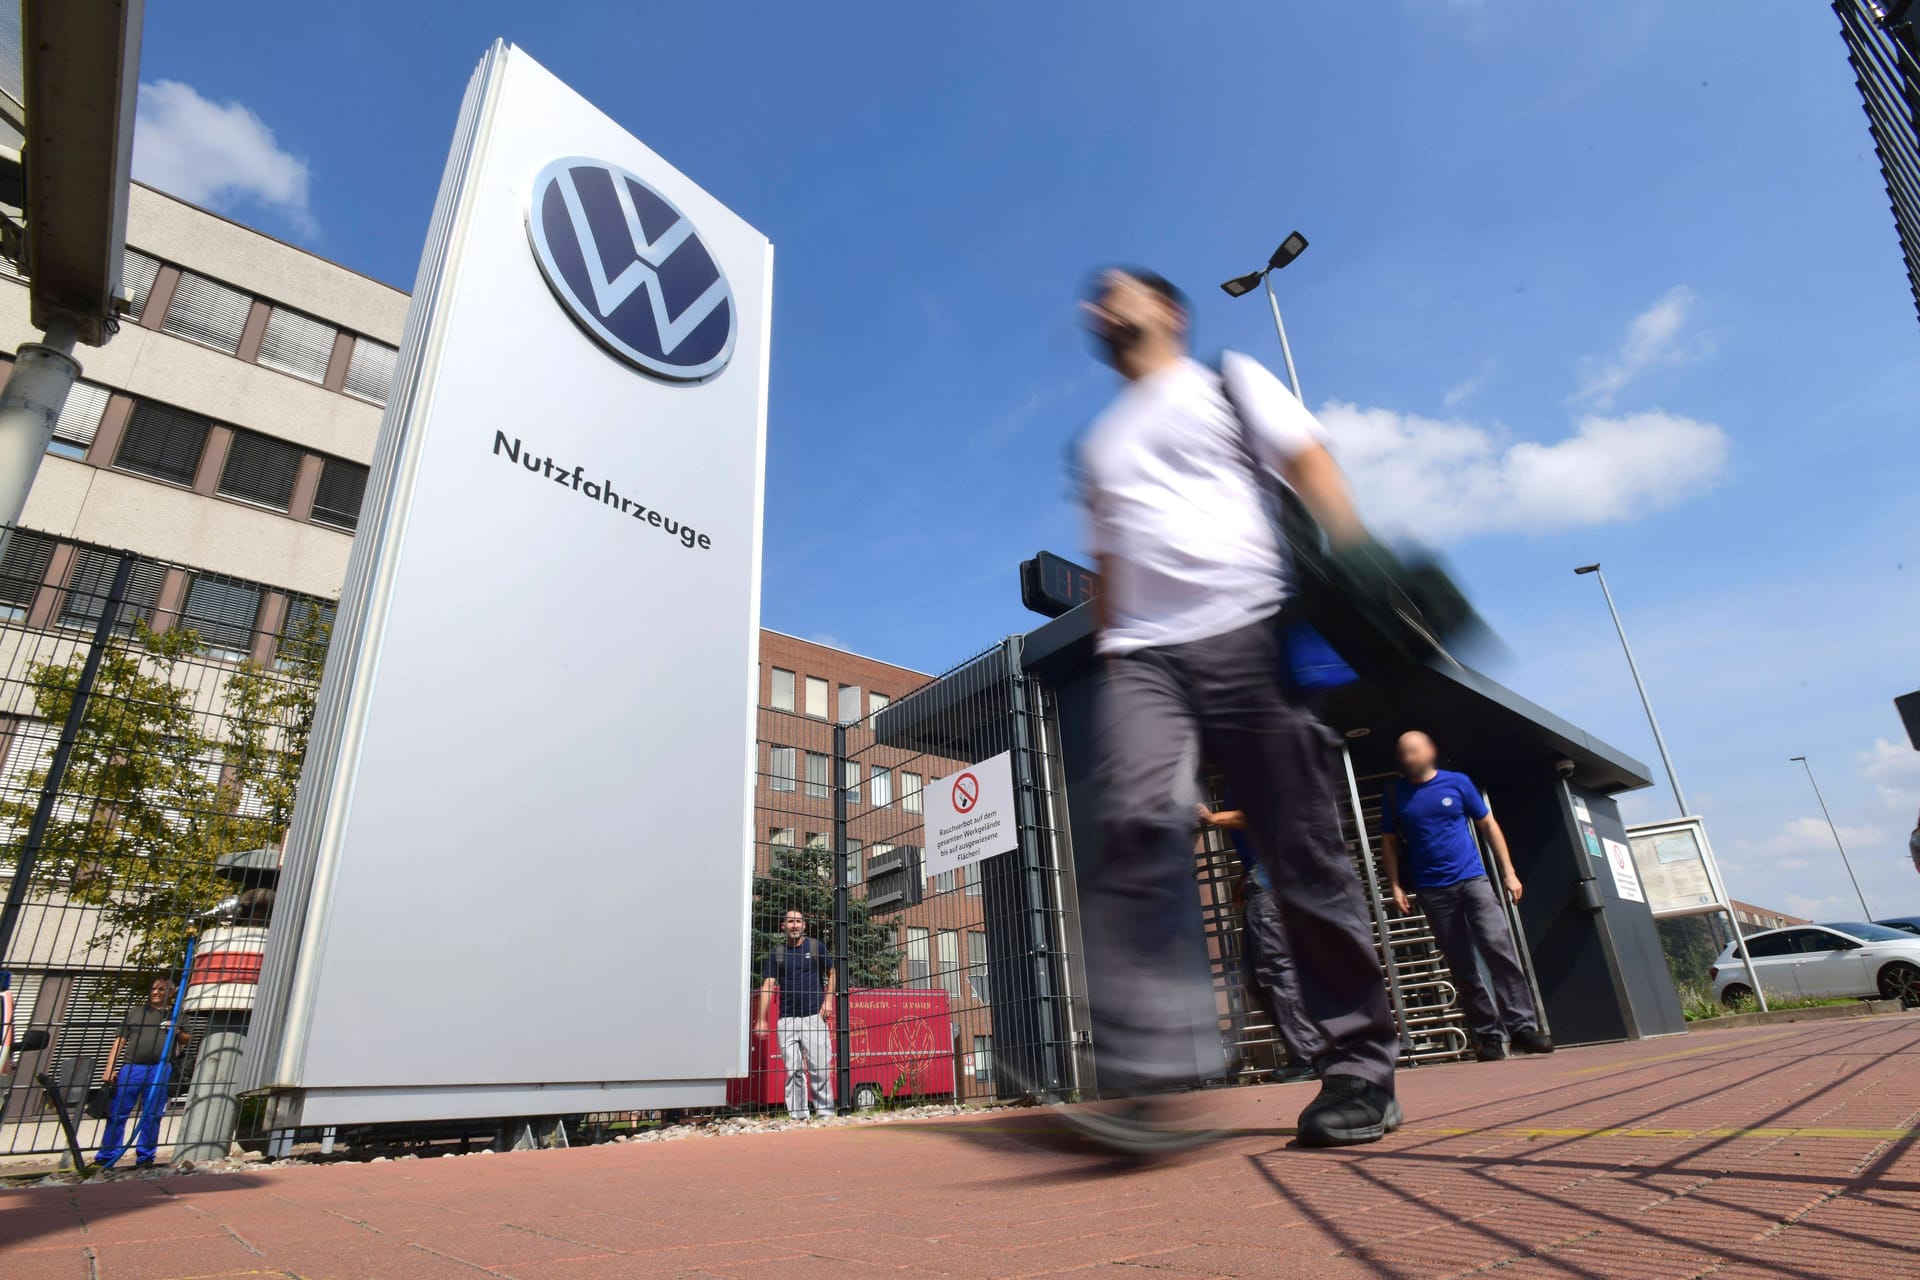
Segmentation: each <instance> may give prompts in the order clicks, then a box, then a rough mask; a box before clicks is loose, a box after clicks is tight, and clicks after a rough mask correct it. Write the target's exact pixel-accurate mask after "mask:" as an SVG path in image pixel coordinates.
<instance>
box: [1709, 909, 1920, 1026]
mask: <svg viewBox="0 0 1920 1280" xmlns="http://www.w3.org/2000/svg"><path fill="white" fill-rule="evenodd" d="M1747 954H1748V955H1749V956H1751V957H1753V968H1754V972H1755V973H1756V974H1757V975H1758V976H1759V978H1760V986H1761V988H1762V989H1763V990H1764V991H1765V992H1766V993H1767V995H1768V996H1770V997H1786V998H1791V997H1794V996H1834V997H1841V996H1860V997H1872V996H1879V997H1881V998H1882V999H1887V1000H1898V1001H1900V1002H1901V1003H1902V1004H1904V1005H1906V1006H1907V1007H1909V1008H1911V1007H1913V1006H1914V1005H1920V937H1915V936H1914V935H1913V934H1910V933H1902V932H1900V931H1899V930H1898V929H1889V928H1887V927H1886V926H1884V925H1877V924H1805V925H1796V926H1794V927H1793V928H1789V929H1769V930H1767V931H1766V932H1765V933H1750V934H1748V935H1747ZM1708 973H1709V974H1710V975H1711V976H1712V978H1713V994H1714V996H1715V998H1717V999H1718V1000H1719V1001H1720V1002H1721V1003H1722V1004H1727V1005H1731V1004H1733V1003H1735V1002H1736V1001H1739V1000H1742V999H1745V1000H1751V999H1752V998H1753V983H1752V982H1751V981H1750V980H1749V979H1748V978H1747V966H1746V965H1745V964H1744V963H1742V962H1741V959H1740V954H1739V952H1738V951H1737V950H1736V949H1735V947H1734V944H1733V943H1731V942H1729V943H1728V944H1727V949H1726V950H1724V951H1722V952H1721V953H1720V955H1719V957H1718V958H1717V959H1715V960H1714V962H1713V968H1712V969H1710V970H1708Z"/></svg>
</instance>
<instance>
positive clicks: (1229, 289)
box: [1220, 231, 1307, 404]
mask: <svg viewBox="0 0 1920 1280" xmlns="http://www.w3.org/2000/svg"><path fill="white" fill-rule="evenodd" d="M1306 247H1307V238H1306V237H1305V236H1303V235H1301V234H1300V233H1299V232H1298V231H1296V232H1294V233H1293V234H1292V235H1290V236H1288V237H1287V238H1286V239H1285V240H1282V241H1281V242H1280V247H1279V248H1278V249H1275V250H1274V251H1273V256H1272V257H1270V258H1268V259H1267V265H1266V266H1264V267H1262V268H1260V269H1259V270H1258V271H1249V272H1247V274H1245V275H1243V276H1235V277H1234V278H1233V279H1231V280H1229V281H1227V282H1226V283H1225V284H1223V285H1221V286H1220V287H1221V288H1222V289H1224V290H1225V291H1226V294H1227V296H1228V297H1229V298H1240V297H1244V296H1246V295H1247V294H1249V293H1252V292H1253V291H1254V290H1255V289H1256V288H1258V287H1259V286H1261V285H1263V284H1264V285H1266V286H1267V302H1268V304H1269V305H1271V306H1272V307H1273V328H1274V332H1276V333H1278V334H1279V335H1280V354H1281V355H1282V356H1283V357H1284V358H1285V359H1286V362H1287V382H1288V383H1289V384H1290V385H1291V386H1292V387H1293V398H1294V399H1296V400H1299V401H1300V402H1301V403H1302V404H1304V403H1306V401H1305V400H1304V399H1303V398H1302V397H1301V395H1300V375H1299V374H1298V373H1296V372H1294V368H1293V348H1292V347H1291V346H1289V345H1287V326H1286V324H1285V322H1283V321H1282V320H1281V319H1280V299H1278V298H1276V297H1275V296H1274V294H1273V281H1272V280H1271V279H1269V277H1270V276H1272V275H1273V273H1274V272H1276V271H1278V270H1280V269H1281V268H1282V267H1284V266H1286V265H1287V264H1288V263H1289V262H1292V261H1293V260H1294V259H1295V258H1297V257H1299V256H1300V255H1301V254H1302V253H1303V252H1305V250H1306Z"/></svg>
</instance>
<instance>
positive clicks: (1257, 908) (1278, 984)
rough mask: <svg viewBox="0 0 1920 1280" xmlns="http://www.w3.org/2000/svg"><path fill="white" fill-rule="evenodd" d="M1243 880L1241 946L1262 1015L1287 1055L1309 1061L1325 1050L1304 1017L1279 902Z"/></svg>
mask: <svg viewBox="0 0 1920 1280" xmlns="http://www.w3.org/2000/svg"><path fill="white" fill-rule="evenodd" d="M1246 884H1247V892H1246V921H1245V924H1244V926H1243V933H1244V936H1245V941H1244V942H1243V944H1242V945H1244V946H1245V947H1246V953H1247V976H1248V978H1249V979H1250V980H1251V981H1252V983H1253V986H1254V989H1255V991H1256V992H1257V994H1258V996H1259V999H1260V1001H1261V1003H1262V1004H1264V1005H1265V1006H1266V1010H1267V1016H1268V1017H1270V1018H1272V1019H1273V1029H1274V1030H1275V1031H1276V1032H1278V1033H1279V1035H1280V1043H1281V1044H1282V1045H1284V1046H1285V1047H1286V1050H1287V1056H1288V1057H1290V1058H1292V1059H1293V1060H1294V1061H1295V1062H1298V1063H1301V1064H1302V1065H1305V1066H1311V1065H1312V1064H1313V1062H1314V1060H1315V1059H1317V1058H1318V1057H1319V1056H1320V1055H1321V1054H1322V1053H1324V1052H1326V1047H1327V1046H1326V1040H1325V1038H1324V1037H1323V1036H1321V1034H1320V1028H1319V1027H1316V1026H1314V1025H1313V1021H1312V1019H1310V1018H1308V1017H1307V1006H1306V999H1305V997H1304V996H1303V995H1302V994H1301V991H1300V965H1299V961H1297V960H1295V959H1294V958H1293V949H1292V947H1291V946H1289V945H1288V943H1287V928H1286V925H1285V924H1284V923H1283V922H1282V921H1281V919H1280V904H1279V903H1278V902H1276V901H1275V900H1274V897H1273V892H1272V891H1271V890H1269V889H1262V888H1261V887H1260V886H1259V885H1257V884H1255V883H1254V882H1253V880H1252V879H1251V878H1249V879H1248V880H1247V882H1246Z"/></svg>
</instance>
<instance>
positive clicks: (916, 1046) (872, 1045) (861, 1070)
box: [727, 987, 954, 1107]
mask: <svg viewBox="0 0 1920 1280" xmlns="http://www.w3.org/2000/svg"><path fill="white" fill-rule="evenodd" d="M847 1002H848V1005H849V1007H850V1012H851V1016H852V1025H851V1026H850V1028H849V1033H850V1036H851V1041H852V1050H853V1052H852V1054H851V1055H850V1057H851V1063H852V1073H853V1074H852V1085H853V1104H854V1105H855V1106H857V1107H870V1106H873V1105H874V1104H876V1103H879V1102H882V1101H886V1100H890V1099H902V1100H904V1099H908V1098H951V1097H953V1096H954V1089H953V1011H952V1002H951V1000H950V999H949V998H948V996H947V993H946V992H945V991H942V990H940V989H938V988H935V989H933V990H930V991H910V990H907V989H905V988H902V987H856V988H854V989H853V990H852V991H850V992H848V993H847ZM776 1003H777V1002H776ZM774 1017H775V1019H776V1022H775V1026H774V1033H773V1034H772V1035H766V1036H763V1035H759V1034H755V1035H754V1036H753V1037H752V1040H751V1043H750V1044H749V1046H748V1050H747V1064H748V1065H747V1074H746V1075H744V1076H741V1077H739V1078H738V1079H734V1080H729V1081H727V1103H728V1105H730V1106H735V1107H780V1106H785V1105H786V1100H787V1064H786V1062H785V1061H784V1060H783V1059H782V1058H781V1056H780V1048H779V1025H778V1021H777V1020H778V1017H779V1011H778V1009H776V1010H775V1011H774ZM837 1044H838V1039H837V1037H836V1046H837ZM842 1101H844V1100H842V1099H837V1098H836V1099H835V1102H836V1103H838V1102H842Z"/></svg>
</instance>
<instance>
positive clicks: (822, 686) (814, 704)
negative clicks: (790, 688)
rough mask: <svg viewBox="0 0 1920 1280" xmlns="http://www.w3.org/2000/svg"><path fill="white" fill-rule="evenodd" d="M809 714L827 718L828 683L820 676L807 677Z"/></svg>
mask: <svg viewBox="0 0 1920 1280" xmlns="http://www.w3.org/2000/svg"><path fill="white" fill-rule="evenodd" d="M807 714H808V715H810V716H815V717H817V718H819V719H821V720H825V719H826V718H827V682H826V681H825V680H822V679H821V678H820V677H819V676H808V677H807Z"/></svg>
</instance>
